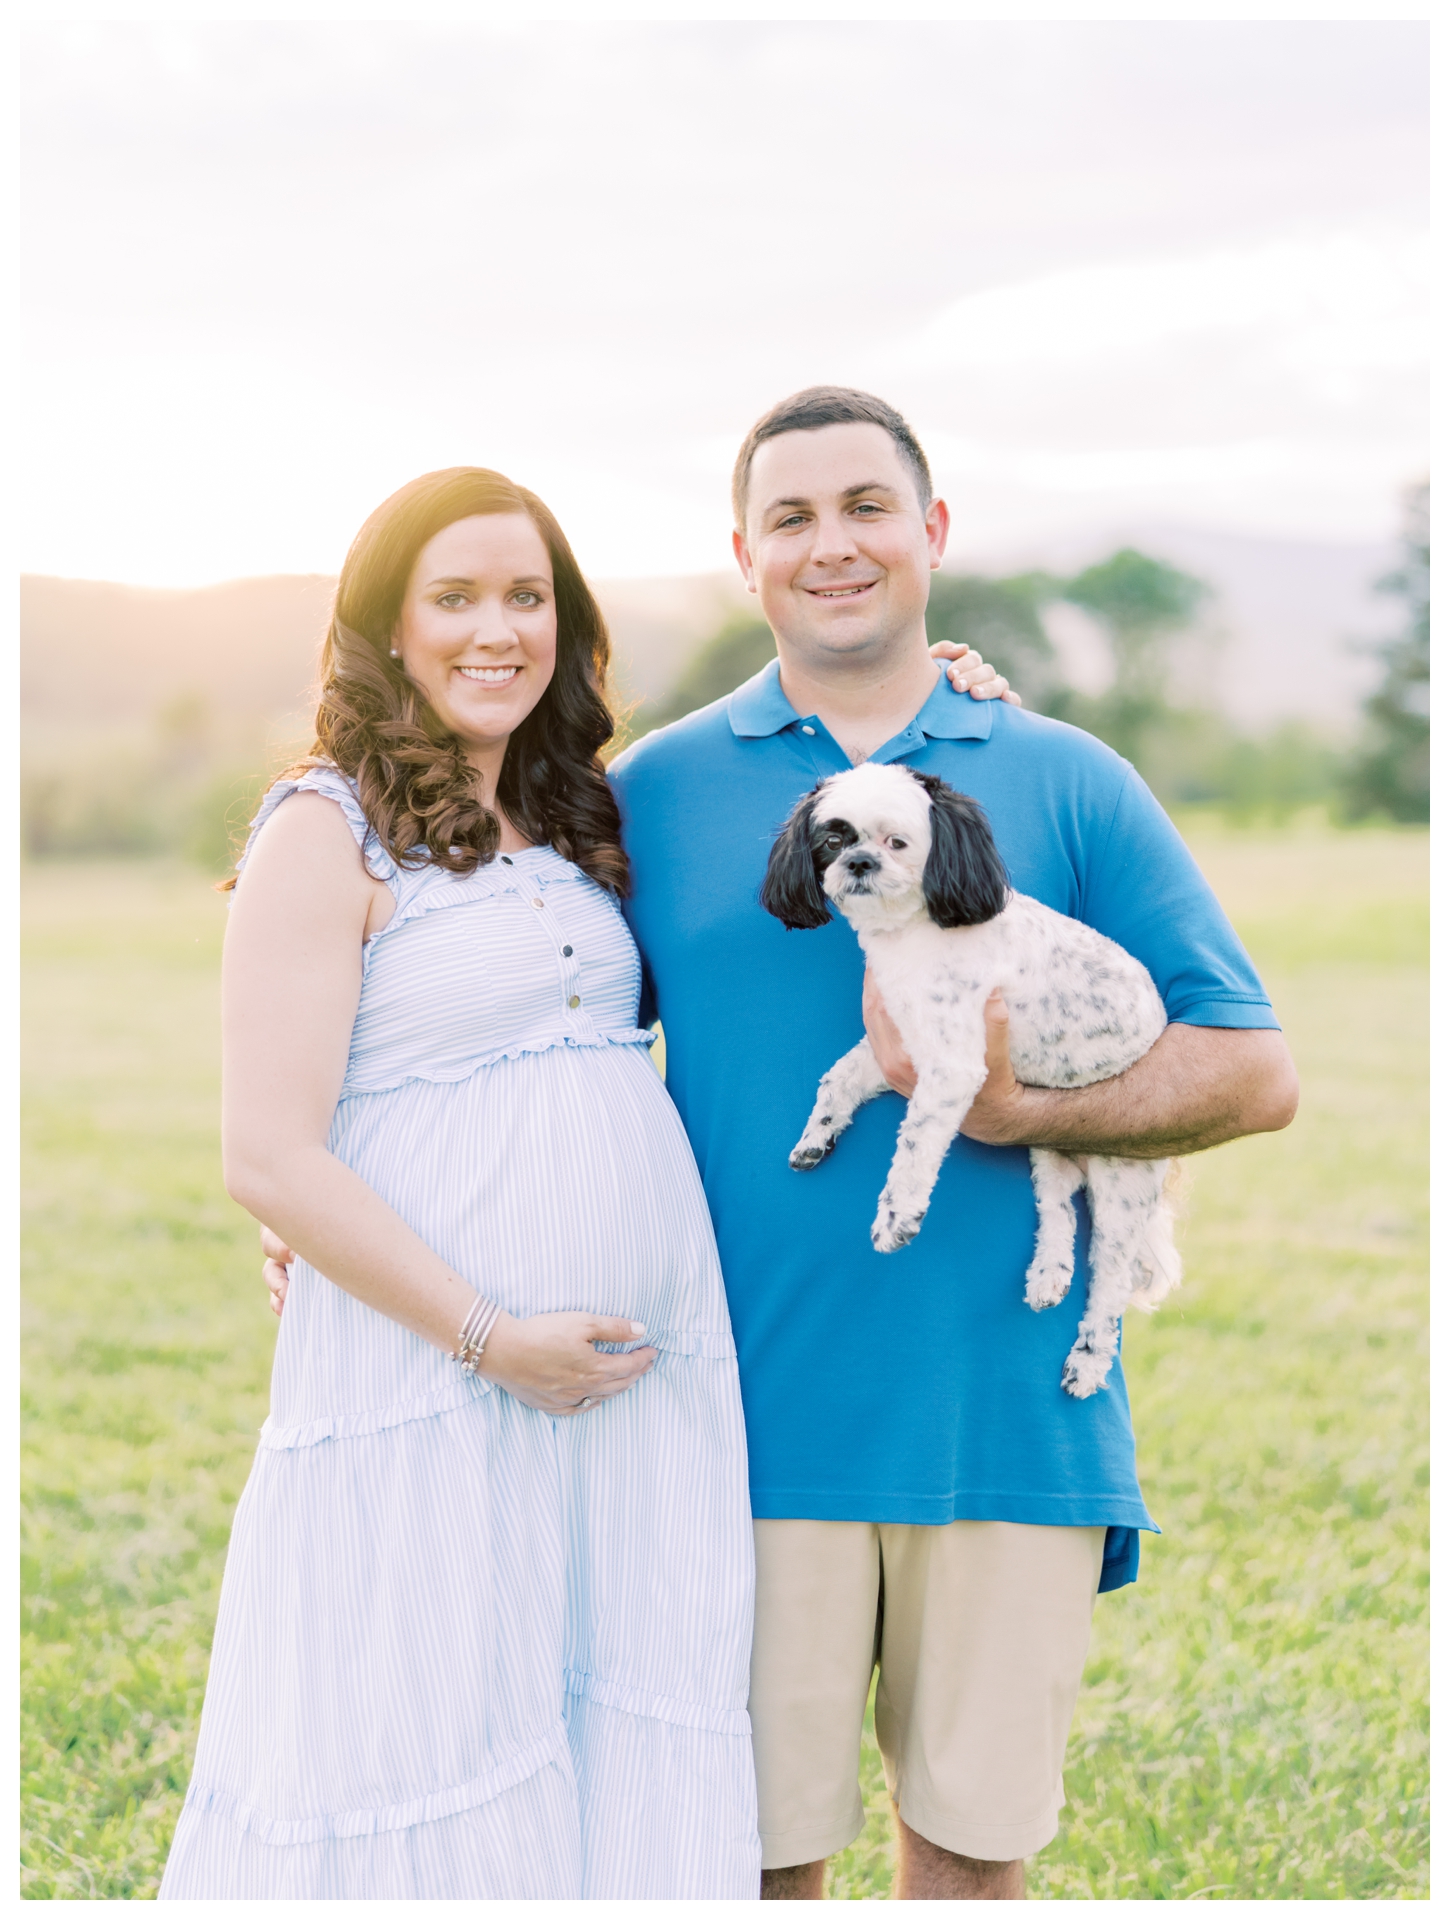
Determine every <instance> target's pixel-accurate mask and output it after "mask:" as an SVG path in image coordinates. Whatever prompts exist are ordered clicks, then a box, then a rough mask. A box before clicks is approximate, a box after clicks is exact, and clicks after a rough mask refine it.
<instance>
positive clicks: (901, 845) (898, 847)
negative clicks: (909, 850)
mask: <svg viewBox="0 0 1450 1920" xmlns="http://www.w3.org/2000/svg"><path fill="white" fill-rule="evenodd" d="M886 844H887V846H888V847H890V849H891V851H892V852H893V853H902V852H904V851H905V848H906V842H905V841H904V840H902V839H899V838H898V837H897V835H896V834H894V833H893V834H892V836H891V838H890V839H889V840H888V841H887V842H886Z"/></svg>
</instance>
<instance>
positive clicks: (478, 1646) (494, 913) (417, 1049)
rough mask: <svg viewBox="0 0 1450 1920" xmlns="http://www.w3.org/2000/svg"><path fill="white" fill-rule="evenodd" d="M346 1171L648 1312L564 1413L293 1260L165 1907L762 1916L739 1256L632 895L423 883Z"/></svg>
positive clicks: (552, 1291)
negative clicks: (710, 1195) (669, 1038)
mask: <svg viewBox="0 0 1450 1920" xmlns="http://www.w3.org/2000/svg"><path fill="white" fill-rule="evenodd" d="M300 789H307V790H310V791H313V792H318V793H323V794H327V795H329V796H330V797H331V798H333V799H335V800H336V801H338V803H339V804H340V805H341V807H342V809H343V811H344V813H345V814H346V815H347V818H348V821H349V823H350V824H351V826H352V829H353V832H354V835H355V836H356V838H357V840H358V842H359V844H360V845H361V846H362V848H363V853H364V857H365V859H366V861H367V865H368V868H369V871H370V872H372V873H373V874H374V875H375V876H376V877H377V878H379V879H381V880H383V881H385V882H386V883H387V885H388V886H389V887H390V888H391V890H392V892H393V894H394V897H395V899H396V901H397V906H396V910H395V913H394V916H393V919H392V920H391V922H390V923H389V925H388V926H387V927H386V928H385V929H384V930H383V931H382V932H381V933H379V934H377V935H376V936H375V937H374V938H373V939H372V940H371V941H370V942H369V943H368V945H367V948H366V949H365V953H364V975H363V987H362V998H361V1003H360V1005H359V1008H358V1014H357V1021H356V1024H355V1026H354V1028H353V1034H352V1046H351V1052H350V1055H349V1059H348V1067H347V1075H346V1080H345V1082H344V1086H343V1092H342V1097H341V1099H340V1101H339V1102H338V1107H337V1114H336V1117H335V1119H334V1121H333V1126H332V1132H331V1135H330V1138H329V1146H330V1148H331V1151H332V1152H333V1153H335V1154H336V1155H337V1157H338V1158H339V1159H340V1160H342V1161H344V1162H345V1163H346V1164H347V1165H348V1166H350V1167H352V1168H354V1169H355V1170H356V1171H357V1172H358V1173H359V1174H360V1175H361V1176H362V1178H363V1179H364V1180H366V1181H367V1183H368V1184H369V1186H371V1187H372V1188H373V1189H374V1190H375V1191H376V1192H378V1193H379V1194H381V1195H382V1196H383V1198H384V1199H385V1200H387V1201H388V1202H389V1204H390V1205H391V1206H392V1207H394V1208H395V1209H396V1211H397V1212H398V1213H399V1214H400V1215H401V1216H402V1218H403V1219H404V1220H406V1221H407V1222H408V1223H409V1225H410V1226H412V1227H413V1228H414V1229H415V1230H416V1232H417V1233H418V1234H419V1235H420V1236H421V1237H422V1238H423V1239H424V1240H426V1241H427V1242H428V1244H429V1245H430V1246H432V1247H433V1248H435V1249H436V1250H437V1251H438V1252H439V1253H440V1254H441V1255H442V1256H443V1258H444V1259H445V1260H447V1261H448V1262H449V1263H450V1264H451V1265H452V1266H454V1267H455V1268H456V1269H457V1271H458V1272H459V1273H461V1274H462V1275H463V1276H464V1277H465V1278H466V1279H468V1280H469V1281H470V1282H471V1283H472V1284H473V1285H475V1286H476V1287H477V1288H478V1289H479V1290H480V1291H481V1292H482V1293H484V1294H487V1295H489V1296H490V1297H491V1298H493V1299H496V1300H499V1301H501V1302H502V1303H503V1305H504V1306H505V1307H506V1308H507V1309H508V1310H509V1312H511V1313H514V1314H519V1315H525V1314H531V1313H539V1312H552V1311H563V1310H568V1309H578V1310H587V1311H592V1312H598V1313H608V1314H627V1315H629V1316H630V1317H632V1318H634V1319H637V1320H640V1321H643V1322H644V1324H645V1326H646V1328H647V1329H648V1335H647V1338H648V1342H649V1344H651V1345H653V1346H656V1347H658V1348H659V1349H660V1357H659V1359H658V1361H657V1362H656V1364H655V1366H654V1369H653V1370H652V1371H651V1372H650V1373H649V1374H648V1375H646V1377H645V1378H644V1379H643V1380H642V1381H641V1382H640V1384H639V1385H638V1386H636V1387H634V1388H632V1389H631V1390H630V1391H629V1392H627V1393H624V1394H621V1395H620V1396H618V1397H617V1398H614V1399H611V1400H609V1401H607V1402H606V1403H605V1404H604V1405H603V1406H601V1407H599V1408H598V1409H596V1410H594V1411H592V1412H589V1413H586V1414H583V1415H581V1416H578V1417H576V1418H573V1419H568V1420H556V1419H553V1418H551V1417H550V1416H548V1415H546V1414H542V1413H538V1412H535V1411H533V1410H532V1409H530V1408H528V1407H525V1406H523V1405H521V1404H520V1403H519V1402H518V1401H517V1400H514V1399H513V1398H511V1397H510V1396H509V1395H508V1394H506V1393H503V1392H501V1391H496V1390H494V1389H492V1388H491V1387H490V1386H489V1385H488V1383H487V1382H484V1381H478V1380H475V1381H470V1380H467V1379H465V1378H464V1377H462V1376H461V1375H460V1373H459V1371H458V1369H457V1368H456V1367H454V1366H452V1365H451V1364H450V1363H449V1361H448V1360H447V1358H446V1356H444V1355H443V1354H441V1353H439V1352H438V1351H437V1350H436V1349H434V1348H433V1347H431V1346H429V1345H428V1344H427V1343H426V1342H425V1341H423V1340H420V1339H418V1338H417V1337H416V1336H415V1335H413V1334H411V1333H408V1332H406V1331H405V1330H404V1329H403V1328H402V1327H400V1326H398V1325H396V1324H395V1323H394V1322H393V1321H391V1320H388V1319H386V1318H384V1317H383V1316H382V1315H381V1314H378V1313H375V1312H373V1311H372V1310H371V1309H370V1308H368V1307H365V1306H363V1305H361V1304H360V1302H358V1301H356V1300H354V1299H353V1298H352V1297H351V1296H350V1295H348V1294H346V1293H344V1292H342V1291H341V1289H340V1288H337V1287H334V1286H333V1285H332V1284H331V1283H330V1282H329V1281H327V1280H326V1279H324V1278H323V1277H322V1275H321V1274H319V1273H317V1272H315V1271H313V1270H312V1269H310V1268H309V1267H307V1266H306V1265H304V1264H303V1263H302V1262H301V1261H299V1262H297V1264H296V1265H295V1266H294V1268H293V1277H292V1284H291V1288H290V1291H289V1293H288V1296H287V1307H286V1312H285V1313H284V1314H283V1316H282V1321H281V1326H280V1331H279V1335H278V1341H277V1354H276V1360H275V1364H274V1369H273V1376H272V1402H271V1415H270V1418H269V1419H268V1421H267V1423H266V1425H265V1426H264V1427H263V1429H262V1439H261V1445H260V1448H259V1450H258V1453H257V1457H256V1461H255V1464H254V1466H253V1468H252V1473H251V1477H250V1479H249V1480H248V1482H247V1486H246V1489H245V1491H244V1492H243V1494H242V1498H241V1501H240V1503H239V1505H238V1508H237V1514H236V1522H235V1525H234V1528H233V1532H232V1541H231V1549H230V1552H229V1555H228V1558H227V1567H226V1575H225V1579H224V1582H223V1586H222V1595H221V1607H220V1613H219V1615H218V1619H217V1630H216V1639H215V1643H214V1647H213V1651H212V1661H211V1672H210V1678H209V1681H208V1686H207V1694H206V1704H205V1707H204V1710H203V1713H202V1722H201V1732H200V1737H199V1740H198V1744H197V1753H196V1765H195V1770H194V1772H193V1775H192V1781H191V1786H190V1789H189V1791H188V1793H187V1796H186V1803H185V1806H184V1808H183V1811H182V1814H181V1819H180V1822H179V1824H178V1826H177V1830H176V1838H175V1841H174V1842H173V1845H172V1849H171V1856H170V1859H169V1861H168V1863H167V1868H166V1875H165V1879H164V1881H163V1884H162V1888H161V1896H162V1898H163V1899H168V1898H169V1899H182V1898H200V1899H225V1898H234V1899H469V1898H472V1899H506V1898H526V1899H527V1898H565V1899H567V1898H572V1897H580V1896H582V1897H586V1898H596V1899H666V1898H684V1899H709V1898H722V1899H751V1898H754V1897H755V1896H756V1894H757V1892H758V1873H759V1858H760V1856H759V1845H758V1841H757V1837H756V1821H755V1781H754V1773H753V1769H752V1764H751V1750H750V1728H749V1722H748V1720H747V1717H746V1711H745V1706H746V1695H747V1689H748V1679H749V1657H750V1627H751V1599H752V1581H753V1561H752V1552H751V1534H750V1514H749V1496H748V1491H747V1484H746V1470H745V1434H744V1426H743V1422H742V1418H741V1410H740V1389H739V1383H738V1379H737V1375H736V1369H735V1350H734V1344H733V1342H732V1340H731V1335H730V1323H729V1318H728V1315H727V1312H726V1307H725V1294H724V1289H723V1287H722V1284H721V1280H720V1269H719V1264H718V1261H717V1258H716V1253H715V1243H714V1236H713V1233H712V1231H711V1226H710V1219H709V1214H708V1212H707V1210H706V1206H705V1199H704V1195H703V1193H702V1192H701V1188H700V1181H699V1177H698V1175H697V1173H696V1170H695V1163H694V1160H693V1157H692V1155H691V1152H690V1148H689V1144H688V1142H687V1140H686V1138H685V1134H684V1130H683V1128H682V1126H681V1125H680V1121H679V1118H678V1116H677V1115H676V1113H675V1110H674V1108H673V1107H672V1106H671V1104H670V1101H669V1098H668V1096H667V1095H666V1093H665V1091H664V1088H663V1086H662V1085H661V1083H660V1080H659V1076H658V1075H657V1074H656V1072H655V1069H654V1067H653V1065H652V1064H651V1061H650V1058H649V1052H648V1042H649V1035H647V1034H645V1033H642V1032H641V1031H640V1030H639V1028H638V1026H637V1024H636V1023H637V1020H638V999H639V978H640V976H639V959H638V955H637V953H636V950H635V947H634V943H633V940H632V939H631V937H630V934H629V932H628V930H627V928H626V927H625V924H624V921H623V918H622V916H621V915H620V912H619V910H618V908H617V906H616V905H615V903H614V901H613V900H612V899H611V898H610V896H609V895H608V894H606V893H605V892H603V891H602V890H601V889H600V888H598V887H597V886H595V885H594V884H593V882H592V881H590V880H588V879H587V878H586V877H585V876H584V874H583V873H581V872H580V870H579V869H578V868H577V867H575V866H573V865H571V864H570V863H569V862H568V861H567V860H565V859H563V858H561V856H560V855H559V854H557V853H555V852H554V851H553V850H552V849H549V848H535V849H531V850H530V851H528V852H526V853H518V854H514V855H513V856H512V858H511V859H507V858H502V857H501V858H499V859H497V860H495V861H493V862H492V863H490V864H489V865H488V866H486V867H483V868H481V869H479V871H477V872H476V873H474V874H471V875H468V876H466V877H461V878H460V877H457V876H454V875H450V874H448V873H445V872H443V871H442V870H440V869H439V868H437V867H432V866H429V867H423V868H421V869H419V870H417V871H408V870H403V869H399V868H398V867H396V866H395V865H394V864H393V862H392V861H391V860H390V859H389V858H388V856H387V854H386V852H385V850H384V849H383V848H382V846H381V845H380V844H379V842H378V841H377V839H376V838H375V837H374V836H373V835H372V834H371V832H370V830H369V828H368V826H367V822H366V819H365V818H364V816H363V813H362V810H361V808H360V807H359V805H358V803H357V799H356V796H355V793H354V790H353V788H352V787H351V785H350V783H349V782H347V781H346V780H344V778H343V777H342V776H341V775H340V774H338V773H335V772H333V771H331V770H329V769H326V768H322V769H317V770H314V771H312V772H309V773H307V774H306V775H305V776H304V777H303V778H301V779H299V780H296V781H289V782H284V783H282V784H280V785H278V786H275V787H273V788H272V790H271V792H270V793H269V794H268V795H267V798H266V801H265V802H264V804H263V808H262V811H261V813H260V814H259V815H258V819H257V822H256V824H255V826H254V828H253V833H254V835H255V832H256V831H257V828H258V827H260V826H261V824H262V823H263V822H264V821H265V820H266V819H267V818H268V817H269V815H270V814H271V812H272V811H273V810H274V809H275V808H276V807H277V806H279V805H281V804H282V803H283V802H284V801H285V800H286V798H287V796H288V795H289V794H290V793H293V792H296V791H298V790H300Z"/></svg>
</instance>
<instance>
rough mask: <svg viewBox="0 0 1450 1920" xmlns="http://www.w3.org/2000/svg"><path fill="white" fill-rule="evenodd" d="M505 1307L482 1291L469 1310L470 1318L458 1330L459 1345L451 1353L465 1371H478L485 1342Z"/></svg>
mask: <svg viewBox="0 0 1450 1920" xmlns="http://www.w3.org/2000/svg"><path fill="white" fill-rule="evenodd" d="M502 1312H503V1308H502V1307H500V1306H497V1305H496V1304H495V1303H494V1302H493V1301H492V1300H485V1299H484V1297H483V1295H482V1294H481V1293H480V1294H479V1295H478V1296H477V1298H476V1299H475V1300H474V1303H473V1305H472V1306H471V1307H470V1308H469V1310H468V1318H467V1319H466V1320H465V1321H464V1323H463V1325H462V1326H461V1327H460V1328H459V1331H458V1345H457V1347H456V1348H455V1350H454V1351H453V1352H452V1353H450V1354H449V1356H448V1358H449V1359H450V1360H456V1361H457V1362H458V1364H459V1366H460V1367H461V1368H462V1369H463V1371H464V1372H465V1373H477V1372H478V1363H479V1361H480V1360H481V1359H482V1358H483V1349H484V1343H485V1342H486V1341H487V1339H488V1336H489V1335H490V1334H491V1333H492V1332H493V1329H494V1326H495V1324H496V1322H497V1320H498V1317H499V1315H500V1314H501V1313H502Z"/></svg>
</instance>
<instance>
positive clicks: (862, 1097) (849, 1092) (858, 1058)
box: [790, 1039, 887, 1173]
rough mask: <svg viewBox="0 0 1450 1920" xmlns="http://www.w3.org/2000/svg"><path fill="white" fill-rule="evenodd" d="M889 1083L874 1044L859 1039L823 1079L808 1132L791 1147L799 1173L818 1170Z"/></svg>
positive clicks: (807, 1128) (791, 1159)
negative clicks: (861, 1111) (858, 1114)
mask: <svg viewBox="0 0 1450 1920" xmlns="http://www.w3.org/2000/svg"><path fill="white" fill-rule="evenodd" d="M886 1084H887V1083H886V1079H885V1076H884V1075H883V1074H882V1071H881V1065H880V1062H879V1061H878V1060H877V1058H876V1055H875V1054H874V1053H873V1052H872V1051H871V1042H870V1041H869V1040H866V1039H863V1040H858V1041H857V1043H856V1045H855V1046H854V1047H852V1049H851V1051H850V1052H849V1053H847V1054H843V1055H842V1056H841V1058H840V1059H839V1060H838V1061H837V1062H836V1064H835V1066H833V1067H832V1068H830V1070H829V1071H828V1072H827V1073H825V1074H823V1075H822V1077H821V1084H820V1086H819V1087H818V1088H817V1090H816V1104H815V1106H814V1107H812V1109H811V1117H810V1119H809V1120H807V1122H806V1130H805V1132H804V1133H803V1134H802V1135H801V1137H800V1139H799V1140H797V1141H796V1143H795V1145H794V1146H793V1147H792V1148H791V1154H790V1163H791V1165H792V1166H793V1167H794V1168H795V1169H796V1171H797V1172H798V1173H805V1172H807V1171H808V1170H809V1169H810V1168H811V1167H818V1166H819V1165H820V1164H821V1162H822V1161H823V1160H824V1159H825V1157H826V1155H827V1154H828V1153H829V1152H830V1151H831V1148H832V1147H833V1146H835V1144H836V1142H837V1141H838V1140H839V1139H840V1137H841V1135H842V1134H843V1133H844V1132H845V1131H846V1129H847V1127H849V1126H850V1124H851V1116H852V1115H853V1114H854V1113H855V1111H856V1109H857V1107H859V1106H862V1105H863V1104H864V1103H865V1102H866V1101H867V1100H872V1099H874V1098H875V1097H876V1095H877V1094H878V1093H885V1091H886Z"/></svg>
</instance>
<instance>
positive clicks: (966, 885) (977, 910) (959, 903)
mask: <svg viewBox="0 0 1450 1920" xmlns="http://www.w3.org/2000/svg"><path fill="white" fill-rule="evenodd" d="M912 771H913V772H915V769H914V768H913V769H912ZM916 778H917V779H918V780H919V781H920V782H921V784H922V785H923V786H924V787H925V788H926V790H927V792H928V793H929V794H930V795H931V852H930V853H929V854H928V855H927V858H926V871H925V873H923V875H922V877H921V893H922V898H923V900H924V901H925V902H926V910H927V912H928V913H929V914H930V915H931V917H932V919H933V920H935V922H936V924H937V925H938V926H939V927H976V926H980V925H981V923H982V922H983V921H984V920H995V919H996V917H997V915H998V914H999V913H1000V912H1001V911H1002V909H1003V907H1005V906H1006V904H1007V891H1008V884H1009V883H1008V880H1007V869H1006V868H1005V867H1004V866H1003V865H1002V856H1001V854H1000V853H998V851H997V842H996V841H995V840H994V839H993V838H992V829H991V827H990V826H989V825H988V823H987V816H986V814H985V813H983V811H982V809H981V808H980V807H979V806H978V805H977V803H976V801H975V800H972V799H970V798H968V796H967V795H966V794H965V793H958V792H957V790H956V788H955V787H949V786H948V785H947V783H946V781H945V780H939V779H938V778H937V777H936V775H935V774H933V773H918V774H916Z"/></svg>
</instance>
